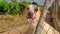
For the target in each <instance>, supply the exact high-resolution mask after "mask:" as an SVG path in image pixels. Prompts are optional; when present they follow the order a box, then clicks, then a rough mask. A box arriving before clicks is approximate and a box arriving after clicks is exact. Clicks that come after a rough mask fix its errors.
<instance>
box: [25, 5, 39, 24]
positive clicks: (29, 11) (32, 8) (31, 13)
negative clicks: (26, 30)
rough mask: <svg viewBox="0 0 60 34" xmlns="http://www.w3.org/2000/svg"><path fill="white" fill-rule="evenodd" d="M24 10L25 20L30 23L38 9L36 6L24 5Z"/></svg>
mask: <svg viewBox="0 0 60 34" xmlns="http://www.w3.org/2000/svg"><path fill="white" fill-rule="evenodd" d="M25 11H26V17H27V22H29V23H32V21H33V20H34V18H35V15H36V12H37V11H38V6H37V5H28V6H26V8H25Z"/></svg>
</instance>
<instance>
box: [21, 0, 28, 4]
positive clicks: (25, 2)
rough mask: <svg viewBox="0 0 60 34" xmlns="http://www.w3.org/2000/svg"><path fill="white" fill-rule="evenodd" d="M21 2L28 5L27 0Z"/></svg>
mask: <svg viewBox="0 0 60 34" xmlns="http://www.w3.org/2000/svg"><path fill="white" fill-rule="evenodd" d="M21 3H23V4H25V5H28V4H29V2H28V1H27V0H22V2H21Z"/></svg>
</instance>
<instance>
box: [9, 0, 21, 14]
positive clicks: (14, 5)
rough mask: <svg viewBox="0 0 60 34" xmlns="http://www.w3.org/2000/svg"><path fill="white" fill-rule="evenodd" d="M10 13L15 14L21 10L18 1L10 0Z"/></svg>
mask: <svg viewBox="0 0 60 34" xmlns="http://www.w3.org/2000/svg"><path fill="white" fill-rule="evenodd" d="M9 8H10V12H9V13H10V14H17V13H18V12H21V10H20V7H19V3H17V2H16V0H14V1H12V0H11V3H10V7H9Z"/></svg>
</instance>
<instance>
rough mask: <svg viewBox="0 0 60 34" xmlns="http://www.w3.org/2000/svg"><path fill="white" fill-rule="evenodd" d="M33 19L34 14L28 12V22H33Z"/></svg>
mask: <svg viewBox="0 0 60 34" xmlns="http://www.w3.org/2000/svg"><path fill="white" fill-rule="evenodd" d="M33 20H34V18H33V14H31V13H30V14H29V13H28V15H27V22H28V23H32V22H33Z"/></svg>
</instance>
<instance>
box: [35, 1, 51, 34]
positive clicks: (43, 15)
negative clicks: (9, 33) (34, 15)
mask: <svg viewBox="0 0 60 34" xmlns="http://www.w3.org/2000/svg"><path fill="white" fill-rule="evenodd" d="M49 1H50V0H45V4H44V9H43V11H42V14H41V18H39V22H38V24H37V26H36V30H35V33H34V34H41V29H42V27H43V26H42V25H43V23H44V21H45V18H46V14H47V9H48V8H49Z"/></svg>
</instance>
